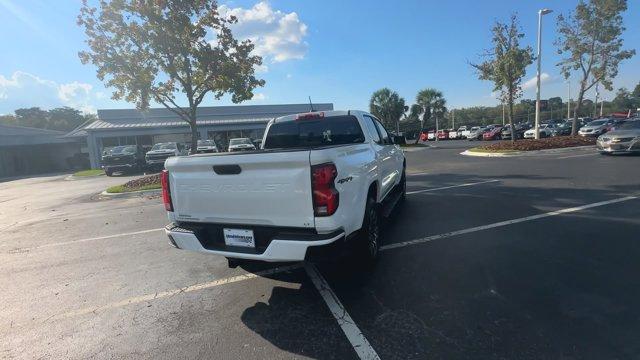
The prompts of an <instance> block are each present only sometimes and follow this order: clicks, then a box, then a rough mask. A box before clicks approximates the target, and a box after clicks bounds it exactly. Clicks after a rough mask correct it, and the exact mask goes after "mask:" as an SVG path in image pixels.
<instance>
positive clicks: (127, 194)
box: [100, 189, 162, 198]
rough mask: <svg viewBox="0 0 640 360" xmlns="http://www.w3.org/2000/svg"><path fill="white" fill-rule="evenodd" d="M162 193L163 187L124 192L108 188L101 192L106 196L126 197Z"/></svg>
mask: <svg viewBox="0 0 640 360" xmlns="http://www.w3.org/2000/svg"><path fill="white" fill-rule="evenodd" d="M161 193H162V189H153V190H138V191H129V192H122V193H108V192H107V190H105V191H103V192H101V193H100V195H101V196H106V197H110V198H126V197H136V196H147V195H160V194H161Z"/></svg>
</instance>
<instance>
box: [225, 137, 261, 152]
mask: <svg viewBox="0 0 640 360" xmlns="http://www.w3.org/2000/svg"><path fill="white" fill-rule="evenodd" d="M255 149H256V146H255V145H253V142H252V141H251V139H249V138H235V139H231V140H229V151H230V152H232V151H251V150H255Z"/></svg>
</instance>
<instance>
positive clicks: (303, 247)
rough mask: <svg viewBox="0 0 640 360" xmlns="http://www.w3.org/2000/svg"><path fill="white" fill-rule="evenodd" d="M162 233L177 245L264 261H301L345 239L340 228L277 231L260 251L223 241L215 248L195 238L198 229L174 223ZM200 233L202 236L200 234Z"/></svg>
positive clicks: (225, 255) (210, 252) (198, 250)
mask: <svg viewBox="0 0 640 360" xmlns="http://www.w3.org/2000/svg"><path fill="white" fill-rule="evenodd" d="M165 233H166V234H167V236H168V237H169V242H170V243H171V244H172V245H173V246H175V247H177V248H179V249H184V250H191V251H197V252H202V253H207V254H214V255H220V256H224V257H227V258H234V259H245V260H257V261H267V262H284V261H302V260H305V258H306V257H307V250H309V249H312V248H313V249H317V248H319V247H327V246H329V245H332V244H334V243H337V242H343V241H344V239H345V233H344V232H343V231H334V232H332V233H330V234H326V235H302V234H301V235H299V236H297V237H296V238H295V239H294V238H292V237H291V236H282V237H284V238H278V235H275V236H274V238H273V239H271V240H270V241H269V243H268V245H266V248H265V249H263V251H262V250H261V249H255V250H254V249H238V248H233V247H227V246H225V245H224V244H218V245H216V246H215V247H214V248H212V247H211V246H208V248H205V246H203V243H205V244H206V242H207V241H208V240H205V239H203V241H201V240H200V239H199V238H198V234H197V231H192V230H190V229H185V228H182V227H179V226H177V225H175V224H169V225H167V226H166V227H165ZM200 236H201V237H202V235H200ZM285 238H286V239H285Z"/></svg>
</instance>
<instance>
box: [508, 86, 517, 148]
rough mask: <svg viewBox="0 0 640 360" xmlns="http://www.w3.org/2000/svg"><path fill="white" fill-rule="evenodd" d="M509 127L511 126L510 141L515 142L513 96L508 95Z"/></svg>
mask: <svg viewBox="0 0 640 360" xmlns="http://www.w3.org/2000/svg"><path fill="white" fill-rule="evenodd" d="M509 127H510V128H511V143H512V144H515V143H516V128H515V126H513V96H512V95H509Z"/></svg>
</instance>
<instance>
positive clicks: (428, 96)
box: [411, 88, 447, 126]
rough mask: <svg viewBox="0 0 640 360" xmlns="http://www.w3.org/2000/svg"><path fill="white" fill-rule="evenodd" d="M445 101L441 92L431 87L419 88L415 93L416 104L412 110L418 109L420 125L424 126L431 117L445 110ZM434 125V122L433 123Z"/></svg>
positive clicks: (441, 113)
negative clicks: (420, 119) (420, 118)
mask: <svg viewBox="0 0 640 360" xmlns="http://www.w3.org/2000/svg"><path fill="white" fill-rule="evenodd" d="M446 104H447V101H446V100H445V98H444V96H443V95H442V92H441V91H439V90H436V89H433V88H427V89H423V90H420V91H419V92H418V95H416V105H418V107H415V106H412V108H411V110H412V111H419V112H420V116H422V126H425V124H427V123H428V122H429V121H430V120H431V119H432V118H435V117H436V116H442V115H444V113H445V112H446V111H447V107H446ZM434 125H435V123H434Z"/></svg>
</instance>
